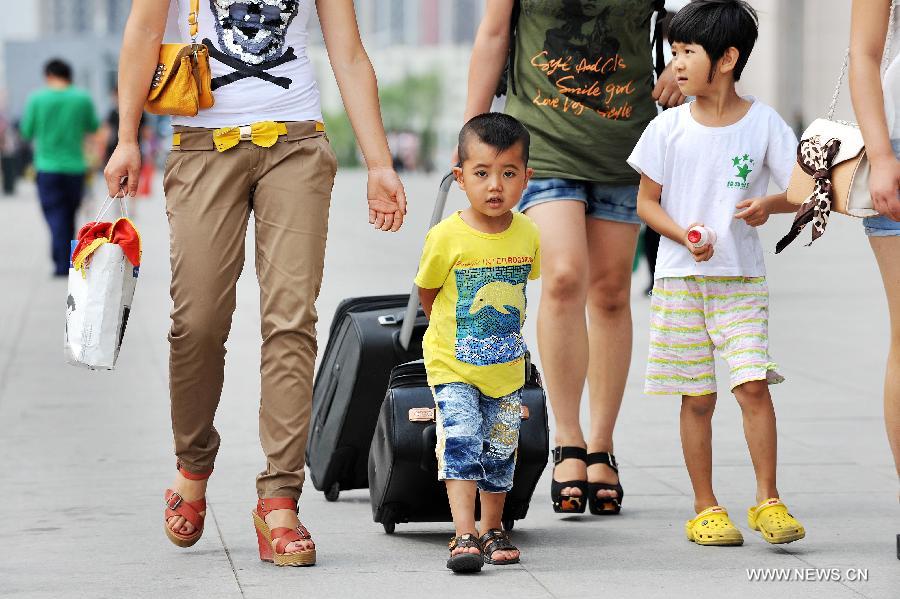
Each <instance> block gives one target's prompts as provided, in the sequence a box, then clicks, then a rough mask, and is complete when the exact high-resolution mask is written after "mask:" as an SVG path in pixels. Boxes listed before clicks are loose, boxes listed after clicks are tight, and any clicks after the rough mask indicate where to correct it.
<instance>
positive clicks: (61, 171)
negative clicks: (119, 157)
mask: <svg viewBox="0 0 900 599" xmlns="http://www.w3.org/2000/svg"><path fill="white" fill-rule="evenodd" d="M44 75H45V76H46V82H47V86H46V87H45V88H44V89H42V90H39V91H37V92H35V93H33V94H32V95H31V97H29V98H28V104H27V105H26V108H25V116H24V117H23V118H22V125H21V133H22V137H23V138H25V139H27V140H32V141H33V142H34V146H35V147H34V167H35V170H36V171H37V188H38V196H39V198H40V200H41V209H42V210H43V212H44V218H45V219H46V220H47V226H48V227H49V228H50V237H51V242H50V255H51V257H52V259H53V264H54V276H57V277H63V276H66V275H67V274H68V272H69V254H70V252H71V240H72V238H73V237H74V235H75V213H76V212H77V211H78V207H79V206H80V205H81V198H82V196H83V195H84V179H85V173H86V171H87V162H86V161H85V157H84V143H85V137H86V136H87V135H89V134H92V133H94V132H95V131H96V130H97V128H98V127H99V125H100V123H99V122H98V120H97V113H96V111H95V110H94V103H93V101H92V100H91V98H90V96H89V95H88V94H87V93H86V92H84V91H82V90H80V89H78V88H76V87H74V86H73V85H72V67H70V66H69V65H68V64H67V63H65V62H63V61H62V60H59V59H53V60H51V61H50V62H48V63H47V64H46V66H45V67H44Z"/></svg>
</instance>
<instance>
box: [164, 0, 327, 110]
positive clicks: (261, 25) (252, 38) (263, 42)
mask: <svg viewBox="0 0 900 599" xmlns="http://www.w3.org/2000/svg"><path fill="white" fill-rule="evenodd" d="M314 1H315V0H200V15H199V21H200V31H199V34H198V35H197V40H198V41H202V42H204V43H205V44H206V45H207V47H208V48H209V57H210V66H211V69H212V78H213V97H214V99H215V105H214V106H213V107H212V108H209V109H206V110H201V111H200V113H199V114H198V115H197V116H195V117H174V118H173V119H172V122H173V124H175V125H187V126H191V127H210V128H218V127H227V126H232V125H245V124H249V123H252V122H255V121H266V120H272V121H311V120H321V119H322V108H321V104H320V100H319V88H318V86H317V84H316V79H315V70H314V69H313V65H312V63H311V62H310V60H309V56H308V55H307V53H306V47H307V43H308V39H309V34H308V33H307V23H308V21H309V16H310V13H311V12H312V9H313V4H314ZM189 11H190V0H170V9H169V18H168V26H167V33H166V38H167V39H166V41H171V42H174V41H181V42H182V43H187V42H189V41H190V31H189V27H188V23H187V19H188V12H189Z"/></svg>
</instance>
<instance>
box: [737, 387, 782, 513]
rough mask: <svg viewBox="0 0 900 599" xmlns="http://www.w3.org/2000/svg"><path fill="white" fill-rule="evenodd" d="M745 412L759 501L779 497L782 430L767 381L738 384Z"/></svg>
mask: <svg viewBox="0 0 900 599" xmlns="http://www.w3.org/2000/svg"><path fill="white" fill-rule="evenodd" d="M734 396H735V397H736V398H737V400H738V403H739V404H740V405H741V412H743V414H744V437H745V438H746V439H747V447H748V448H749V449H750V459H751V460H753V470H754V472H756V503H757V504H758V503H761V502H763V501H765V500H766V499H769V498H771V497H778V488H777V487H776V486H775V467H776V464H777V462H778V432H777V430H776V427H775V407H774V406H773V405H772V396H771V395H770V394H769V384H768V383H767V382H766V381H750V382H748V383H744V384H743V385H738V386H737V387H735V388H734Z"/></svg>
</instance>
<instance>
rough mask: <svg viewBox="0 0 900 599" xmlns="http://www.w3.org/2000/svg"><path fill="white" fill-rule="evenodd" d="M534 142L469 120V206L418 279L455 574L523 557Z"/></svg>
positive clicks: (510, 126) (510, 128) (502, 126)
mask: <svg viewBox="0 0 900 599" xmlns="http://www.w3.org/2000/svg"><path fill="white" fill-rule="evenodd" d="M528 145H529V136H528V130H527V129H525V127H524V126H523V125H522V124H521V123H520V122H519V121H517V120H516V119H514V118H512V117H510V116H508V115H505V114H499V113H487V114H482V115H479V116H476V117H475V118H473V119H472V120H470V121H469V122H468V123H466V124H465V126H464V127H463V128H462V130H461V131H460V133H459V159H460V165H461V166H459V167H456V168H454V169H453V172H454V174H455V175H456V180H457V182H458V183H459V186H460V188H461V189H462V190H463V191H465V192H466V196H467V197H468V198H469V202H470V203H471V206H470V207H469V208H466V209H465V210H462V211H460V212H457V213H455V214H453V215H452V216H450V217H448V218H447V219H445V220H444V221H442V222H441V223H439V224H438V225H436V226H435V227H434V228H433V229H431V231H429V232H428V235H427V236H426V237H425V249H424V250H423V253H422V261H421V263H420V265H419V272H418V274H417V275H416V285H418V286H419V297H420V298H421V301H422V307H423V308H424V309H425V313H426V314H427V315H428V317H429V324H428V330H427V331H426V333H425V339H424V342H423V348H424V354H425V368H426V370H427V371H428V384H429V385H430V386H431V387H432V391H433V393H434V398H435V405H436V406H437V433H438V443H437V458H438V478H439V480H443V481H446V485H447V496H448V497H449V499H450V510H451V512H452V513H453V523H454V525H455V527H456V536H455V537H454V538H453V539H452V540H451V541H450V559H449V560H448V562H447V567H448V568H450V569H451V570H453V571H454V572H473V571H478V570H481V566H482V564H483V563H489V564H497V565H503V564H514V563H517V562H518V561H519V550H518V549H517V548H516V547H515V546H513V544H512V543H511V542H510V541H509V537H508V536H507V535H506V533H505V532H504V531H503V530H502V529H501V525H500V519H501V516H502V514H503V503H504V501H505V499H506V493H507V492H508V491H509V490H510V489H511V488H512V481H513V473H514V470H515V461H516V447H517V446H518V441H519V421H520V410H521V407H520V406H521V401H520V392H521V389H522V387H523V386H524V384H525V340H524V339H523V337H522V323H523V322H524V321H525V285H526V283H527V281H528V280H529V279H537V278H538V276H540V244H539V236H538V230H537V226H535V224H534V223H533V222H532V221H531V219H529V218H528V217H527V216H525V215H524V214H519V213H513V212H512V208H513V207H514V206H515V205H516V204H517V203H518V202H519V198H521V196H522V192H523V191H524V190H525V187H526V185H527V183H528V179H529V178H530V177H531V173H532V170H531V169H530V168H528V166H527V165H528ZM476 488H477V489H478V490H479V491H480V496H481V530H482V533H483V534H482V535H481V537H480V538H479V535H478V532H477V531H476V528H475V493H476Z"/></svg>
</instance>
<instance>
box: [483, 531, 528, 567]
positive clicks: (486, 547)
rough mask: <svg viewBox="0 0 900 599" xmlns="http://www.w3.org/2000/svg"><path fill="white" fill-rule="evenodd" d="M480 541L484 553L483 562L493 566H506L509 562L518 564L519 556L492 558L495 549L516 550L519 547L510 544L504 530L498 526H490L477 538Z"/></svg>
mask: <svg viewBox="0 0 900 599" xmlns="http://www.w3.org/2000/svg"><path fill="white" fill-rule="evenodd" d="M478 542H479V543H481V551H482V552H483V553H484V563H486V564H492V565H494V566H507V565H509V564H518V563H519V558H518V557H514V558H512V559H493V557H492V556H493V555H494V552H495V551H518V550H519V548H518V547H516V546H515V545H513V544H512V542H511V541H510V540H509V536H508V535H507V534H506V532H504V531H502V530H500V529H499V528H492V529H490V530H489V531H487V532H486V533H484V534H483V535H481V538H479V539H478Z"/></svg>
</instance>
